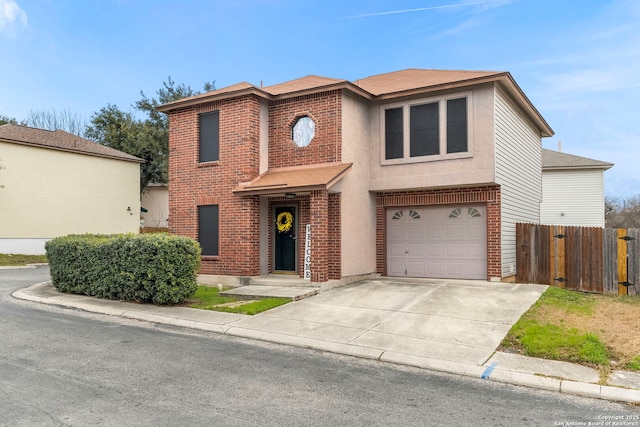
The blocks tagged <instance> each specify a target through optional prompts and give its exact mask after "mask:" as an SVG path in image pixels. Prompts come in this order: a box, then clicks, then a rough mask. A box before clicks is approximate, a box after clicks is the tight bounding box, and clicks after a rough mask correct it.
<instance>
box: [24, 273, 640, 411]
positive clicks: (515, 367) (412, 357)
mask: <svg viewBox="0 0 640 427" xmlns="http://www.w3.org/2000/svg"><path fill="white" fill-rule="evenodd" d="M545 289H546V287H545V286H540V285H522V284H508V283H488V282H484V281H454V280H421V279H418V280H416V279H411V280H401V279H390V278H383V279H376V280H367V281H363V282H359V283H356V284H353V285H349V286H345V287H341V288H336V289H332V290H329V291H325V292H323V293H321V294H319V295H316V296H312V297H309V298H306V299H303V300H300V301H294V302H291V303H289V304H286V305H284V306H280V307H277V308H275V309H272V310H269V311H267V312H264V313H261V314H258V315H255V316H246V315H241V314H231V313H221V312H215V311H207V310H198V309H192V308H185V307H163V306H155V305H150V304H132V303H124V302H119V301H111V300H103V299H98V298H92V297H86V296H80V295H69V294H61V293H59V292H58V291H57V290H56V289H55V288H54V287H53V286H51V284H50V282H45V283H40V284H37V285H34V286H31V287H29V288H25V289H21V290H18V291H15V292H14V293H13V296H14V297H16V298H19V299H23V300H29V301H35V302H39V303H45V304H53V305H59V306H65V307H75V308H79V309H82V310H86V311H90V312H95V313H102V314H108V315H114V316H121V317H126V318H131V319H138V320H144V321H150V322H156V323H162V324H169V325H175V326H181V327H187V328H194V329H200V330H206V331H213V332H218V333H223V334H228V335H233V336H239V337H245V338H253V339H260V340H265V341H270V342H276V343H281V344H287V345H294V346H299V347H307V348H313V349H317V350H322V351H329V352H333V353H340V354H346V355H352V356H356V357H364V358H369V359H375V360H381V361H385V362H391V363H397V364H403V365H410V366H416V367H421V368H427V369H433V370H437V371H443V372H449V373H454V374H461V375H467V376H473V377H477V378H483V379H486V380H494V381H499V382H505V383H511V384H518V385H525V386H531V387H537V388H543V389H547V390H553V391H561V392H565V393H571V394H576V395H581V396H588V397H595V398H602V399H609V400H616V401H626V402H633V403H640V375H639V374H634V373H630V372H614V373H613V374H612V375H611V377H610V378H609V379H608V384H610V385H607V386H603V385H598V384H597V383H598V381H599V375H598V372H597V371H595V370H594V369H590V368H587V367H584V366H581V365H574V364H571V363H566V362H558V361H550V360H544V359H535V358H530V357H524V356H520V355H516V354H508V353H501V352H496V351H495V350H496V348H497V347H498V346H499V344H500V342H501V340H502V339H503V338H504V336H505V335H506V334H507V332H508V331H509V329H510V328H511V326H512V325H513V323H515V322H516V321H517V320H518V319H519V318H520V316H521V315H522V314H523V313H524V312H525V311H526V310H527V309H528V308H529V307H530V306H531V304H533V303H534V302H535V301H536V300H537V299H538V298H539V296H540V295H541V294H542V292H543V291H544V290H545ZM290 291H291V290H289V292H290ZM616 386H620V387H616ZM622 387H626V388H622Z"/></svg>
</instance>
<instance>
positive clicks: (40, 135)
mask: <svg viewBox="0 0 640 427" xmlns="http://www.w3.org/2000/svg"><path fill="white" fill-rule="evenodd" d="M0 141H3V142H10V143H14V144H22V145H29V146H34V147H40V148H48V149H52V150H60V151H68V152H72V153H78V154H86V155H89V156H97V157H107V158H111V159H117V160H125V161H128V162H136V163H144V160H142V159H140V158H138V157H135V156H132V155H130V154H127V153H123V152H122V151H119V150H116V149H113V148H111V147H107V146H105V145H101V144H98V143H96V142H93V141H89V140H88V139H84V138H80V137H79V136H76V135H73V134H71V133H69V132H65V131H63V130H56V131H51V130H45V129H36V128H31V127H27V126H19V125H14V124H11V123H8V124H4V125H1V126H0Z"/></svg>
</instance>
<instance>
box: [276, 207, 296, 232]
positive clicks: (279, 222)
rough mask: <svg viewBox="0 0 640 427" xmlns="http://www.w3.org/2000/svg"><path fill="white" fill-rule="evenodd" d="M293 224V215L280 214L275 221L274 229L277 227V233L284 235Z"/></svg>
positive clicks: (287, 213) (289, 213) (288, 213)
mask: <svg viewBox="0 0 640 427" xmlns="http://www.w3.org/2000/svg"><path fill="white" fill-rule="evenodd" d="M292 224H293V215H291V212H280V214H279V215H278V218H277V219H276V227H278V231H279V232H280V233H286V232H287V231H289V230H291V225H292Z"/></svg>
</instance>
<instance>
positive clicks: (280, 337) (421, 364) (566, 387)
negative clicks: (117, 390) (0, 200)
mask: <svg viewBox="0 0 640 427" xmlns="http://www.w3.org/2000/svg"><path fill="white" fill-rule="evenodd" d="M49 283H51V282H50V281H47V282H41V283H37V284H35V285H32V286H30V288H33V287H40V286H45V285H48V284H49ZM11 296H13V297H14V298H16V299H21V300H25V301H31V302H36V303H40V304H47V305H56V306H62V307H72V308H77V309H81V310H84V311H88V312H91V313H98V314H105V315H110V316H119V317H124V318H127V319H133V320H140V321H145V322H153V323H160V324H165V325H171V326H178V327H183V328H189V329H198V330H203V331H208V332H215V333H219V334H222V335H230V336H235V337H240V338H249V339H255V340H260V341H267V342H273V343H277V344H283V345H290V346H294V347H302V348H310V349H314V350H319V351H326V352H329V353H336V354H342V355H347V356H353V357H359V358H364V359H370V360H379V361H381V362H387V363H393V364H396V365H405V366H412V367H416V368H421V369H428V370H432V371H438V372H443V373H448V374H454V375H461V376H466V377H471V378H477V379H483V380H487V381H495V382H499V383H505V384H514V385H519V386H525V387H531V388H536V389H541V390H548V391H555V392H560V393H564V394H570V395H575V396H582V397H591V398H596V399H603V400H610V401H616V402H627V403H634V404H638V403H640V390H634V389H626V388H621V387H614V386H604V385H599V384H592V383H584V382H578V381H571V380H564V379H558V378H551V377H545V376H542V375H536V374H530V373H526V372H518V371H512V370H506V369H500V368H499V367H498V366H497V364H492V365H490V366H489V367H487V366H476V365H467V364H462V363H456V362H452V361H446V360H438V359H429V358H426V357H421V356H414V355H410V354H406V353H398V352H393V351H385V350H380V349H374V348H367V347H360V346H356V345H351V344H341V343H334V342H329V341H321V340H317V339H312V338H306V337H298V336H295V335H287V334H276V333H273V332H263V331H258V330H254V329H247V328H242V327H234V326H233V325H232V324H233V322H234V321H235V320H234V319H233V318H229V322H227V324H219V323H209V322H203V321H197V320H186V319H181V318H178V317H172V316H168V315H164V314H154V313H150V312H144V311H136V310H127V309H116V308H113V307H108V306H99V305H95V304H91V303H85V302H83V301H69V298H68V297H66V296H62V297H48V298H44V297H39V296H35V295H30V294H28V293H26V292H24V291H23V289H18V290H16V291H14V292H13V293H12V294H11ZM80 297H83V296H80ZM83 298H90V297H83ZM65 300H66V301H65ZM241 316H243V315H241Z"/></svg>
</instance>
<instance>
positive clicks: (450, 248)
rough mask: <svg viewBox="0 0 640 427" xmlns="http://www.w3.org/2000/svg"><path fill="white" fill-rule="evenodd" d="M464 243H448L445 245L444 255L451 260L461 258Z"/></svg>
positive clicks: (462, 256)
mask: <svg viewBox="0 0 640 427" xmlns="http://www.w3.org/2000/svg"><path fill="white" fill-rule="evenodd" d="M464 245H465V244H464V243H448V244H447V246H446V252H445V256H446V257H447V258H448V259H451V260H459V259H463V258H464Z"/></svg>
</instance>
